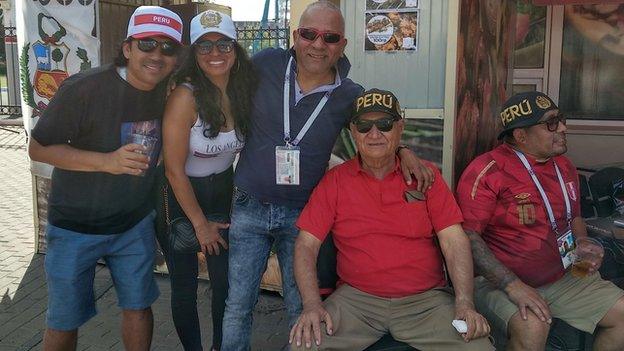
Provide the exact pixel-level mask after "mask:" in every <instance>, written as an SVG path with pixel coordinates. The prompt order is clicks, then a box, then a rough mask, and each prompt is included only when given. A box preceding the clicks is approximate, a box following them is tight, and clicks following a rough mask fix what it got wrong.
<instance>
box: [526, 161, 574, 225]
mask: <svg viewBox="0 0 624 351" xmlns="http://www.w3.org/2000/svg"><path fill="white" fill-rule="evenodd" d="M514 152H515V153H516V155H517V156H518V158H519V159H520V161H522V164H523V165H524V168H526V170H527V171H528V172H529V175H530V176H531V179H533V183H535V186H536V187H537V190H538V191H539V193H540V196H541V197H542V201H544V206H546V212H547V213H548V220H549V221H550V226H551V227H552V230H553V231H554V232H555V233H556V234H557V235H558V234H559V231H558V229H559V227H558V226H557V221H556V220H555V214H554V213H553V210H552V206H551V205H550V201H549V200H548V196H546V192H545V191H544V188H543V187H542V184H541V183H540V181H539V179H537V176H536V175H535V171H533V167H531V165H530V164H529V161H528V160H527V158H526V156H524V154H523V153H521V152H520V151H518V150H514ZM553 165H554V166H555V172H557V178H558V179H559V185H560V186H561V192H563V198H564V200H565V206H566V220H567V223H568V225H570V222H571V221H572V209H571V206H570V198H569V197H568V192H567V191H566V189H565V184H564V182H563V177H562V176H561V171H559V167H557V163H556V162H555V160H554V159H553Z"/></svg>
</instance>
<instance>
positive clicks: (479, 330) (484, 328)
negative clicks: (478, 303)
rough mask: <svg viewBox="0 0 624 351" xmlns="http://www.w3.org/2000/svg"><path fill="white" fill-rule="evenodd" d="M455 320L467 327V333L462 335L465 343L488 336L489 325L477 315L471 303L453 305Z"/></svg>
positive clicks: (483, 318)
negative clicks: (464, 323)
mask: <svg viewBox="0 0 624 351" xmlns="http://www.w3.org/2000/svg"><path fill="white" fill-rule="evenodd" d="M455 319H459V320H463V321H465V322H466V325H467V326H468V331H466V333H464V334H462V338H464V341H466V342H468V341H470V340H474V339H478V338H482V337H484V336H486V335H489V334H490V325H489V324H488V322H487V320H486V319H485V317H483V316H482V315H480V314H479V313H477V311H476V310H475V308H474V305H473V304H472V303H471V302H458V303H455Z"/></svg>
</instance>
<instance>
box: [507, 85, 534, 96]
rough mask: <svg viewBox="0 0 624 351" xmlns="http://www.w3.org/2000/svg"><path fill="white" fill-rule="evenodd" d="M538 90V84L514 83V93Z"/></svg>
mask: <svg viewBox="0 0 624 351" xmlns="http://www.w3.org/2000/svg"><path fill="white" fill-rule="evenodd" d="M536 90H537V85H536V84H514V85H513V88H512V95H516V94H520V93H526V92H529V91H536Z"/></svg>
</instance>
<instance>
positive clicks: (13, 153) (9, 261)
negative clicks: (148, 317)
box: [0, 128, 287, 351]
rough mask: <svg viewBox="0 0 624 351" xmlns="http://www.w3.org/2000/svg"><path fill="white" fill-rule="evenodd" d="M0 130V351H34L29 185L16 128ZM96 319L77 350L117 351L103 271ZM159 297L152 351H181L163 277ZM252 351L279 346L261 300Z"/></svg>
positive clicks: (271, 313)
mask: <svg viewBox="0 0 624 351" xmlns="http://www.w3.org/2000/svg"><path fill="white" fill-rule="evenodd" d="M8 129H11V131H7V130H4V129H0V295H1V297H0V351H9V350H11V351H13V350H20V351H21V350H41V347H42V345H41V341H42V335H43V330H44V327H45V311H46V302H47V294H46V284H45V278H44V272H43V260H44V257H45V256H44V255H40V254H35V253H34V237H35V235H34V229H33V210H32V208H33V206H32V184H31V182H32V181H31V176H30V172H29V171H28V160H27V156H26V149H25V142H26V138H25V136H24V132H23V130H22V129H21V128H8ZM95 280H96V281H95V289H96V298H97V307H98V310H99V312H100V313H99V314H98V316H96V317H95V318H93V319H92V320H91V321H89V322H88V323H87V324H86V325H85V326H84V327H83V328H81V330H80V334H79V340H78V344H79V349H80V350H123V345H122V343H121V339H120V331H119V314H120V310H119V308H118V307H117V306H116V296H115V290H114V289H113V288H112V282H111V279H110V275H109V274H108V270H107V269H106V267H104V266H100V267H98V270H97V273H96V279H95ZM157 281H158V285H159V287H160V290H161V296H160V298H159V299H158V301H157V302H156V303H155V304H154V306H153V309H154V319H155V323H154V325H155V326H154V341H153V343H152V345H153V347H152V349H153V350H181V349H182V348H181V346H180V345H179V342H178V337H177V335H176V333H175V330H174V328H173V322H172V320H171V312H170V309H169V297H170V290H169V284H168V278H167V277H166V276H158V277H157ZM209 293H210V284H209V282H206V281H202V282H201V283H200V287H199V291H198V295H199V299H198V300H199V301H198V302H199V307H198V308H199V313H200V319H201V323H202V332H203V338H204V347H206V348H207V347H209V346H210V345H211V330H212V326H211V321H210V299H209V296H210V294H209ZM254 321H255V322H254V330H253V347H252V349H253V350H279V349H280V348H281V347H282V346H283V345H284V344H285V342H286V340H287V332H286V324H287V322H286V320H285V311H284V305H283V303H282V299H281V298H280V297H279V295H276V294H269V293H263V294H262V295H261V297H260V301H259V302H258V306H257V307H256V311H255V313H254Z"/></svg>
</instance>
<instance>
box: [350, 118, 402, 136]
mask: <svg viewBox="0 0 624 351" xmlns="http://www.w3.org/2000/svg"><path fill="white" fill-rule="evenodd" d="M396 121H397V120H396V119H395V118H392V117H387V118H381V119H375V120H370V119H356V120H355V121H353V124H354V125H355V129H356V130H357V131H358V133H362V134H366V133H368V132H370V130H371V129H373V126H375V127H377V130H379V131H380V132H389V131H391V130H392V128H394V122H396Z"/></svg>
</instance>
